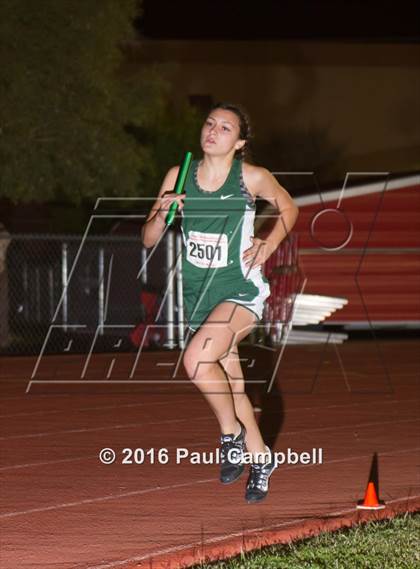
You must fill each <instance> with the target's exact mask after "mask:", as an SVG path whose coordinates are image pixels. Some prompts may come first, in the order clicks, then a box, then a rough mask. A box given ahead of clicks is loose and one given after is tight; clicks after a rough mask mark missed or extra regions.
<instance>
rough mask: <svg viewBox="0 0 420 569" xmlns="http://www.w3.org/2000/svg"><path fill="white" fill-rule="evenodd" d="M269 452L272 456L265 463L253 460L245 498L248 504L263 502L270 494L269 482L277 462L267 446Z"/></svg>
mask: <svg viewBox="0 0 420 569" xmlns="http://www.w3.org/2000/svg"><path fill="white" fill-rule="evenodd" d="M267 452H270V458H269V459H268V461H267V462H266V463H264V464H260V463H257V462H253V463H252V464H251V470H250V473H249V477H248V481H247V483H246V491H245V500H246V501H247V502H248V504H254V503H255V502H261V500H264V498H265V497H266V496H267V494H268V483H269V480H270V476H271V475H272V474H273V472H274V470H275V468H276V463H275V460H274V457H273V454H272V453H271V451H270V450H269V449H268V447H267Z"/></svg>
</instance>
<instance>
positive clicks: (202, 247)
mask: <svg viewBox="0 0 420 569" xmlns="http://www.w3.org/2000/svg"><path fill="white" fill-rule="evenodd" d="M187 260H188V261H189V262H190V263H192V264H193V265H195V266H196V267H202V268H208V267H211V268H216V267H226V265H227V260H228V239H227V235H226V233H202V232H201V231H190V232H189V234H188V240H187Z"/></svg>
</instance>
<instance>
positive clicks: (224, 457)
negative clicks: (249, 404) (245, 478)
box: [220, 423, 246, 484]
mask: <svg viewBox="0 0 420 569" xmlns="http://www.w3.org/2000/svg"><path fill="white" fill-rule="evenodd" d="M240 425H241V432H240V433H239V435H236V437H235V435H233V434H231V435H222V436H221V437H220V444H221V452H220V458H221V467H220V482H222V484H230V483H231V482H235V480H238V478H239V477H240V475H241V474H242V472H243V471H244V468H245V465H244V464H243V452H244V449H245V434H246V430H245V427H244V426H243V425H242V423H240Z"/></svg>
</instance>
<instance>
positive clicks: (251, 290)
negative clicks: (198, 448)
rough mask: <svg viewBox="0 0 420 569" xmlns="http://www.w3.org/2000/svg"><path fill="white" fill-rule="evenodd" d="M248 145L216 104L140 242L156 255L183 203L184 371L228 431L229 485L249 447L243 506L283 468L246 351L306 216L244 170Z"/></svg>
mask: <svg viewBox="0 0 420 569" xmlns="http://www.w3.org/2000/svg"><path fill="white" fill-rule="evenodd" d="M250 136H251V132H250V126H249V121H248V118H247V115H246V113H245V112H244V111H243V110H242V109H241V108H240V107H238V106H236V105H232V104H229V103H218V104H216V105H215V106H214V107H213V108H212V109H211V110H210V112H209V114H208V116H207V118H206V120H205V122H204V125H203V127H202V130H201V137H200V143H201V148H202V151H203V156H202V158H201V159H200V160H193V161H192V164H191V167H190V170H189V173H188V176H187V179H186V182H185V188H184V193H182V194H175V192H174V191H173V190H174V186H175V181H176V178H177V175H178V171H179V166H174V167H173V168H171V169H170V170H169V171H168V172H167V174H166V176H165V178H164V180H163V183H162V186H161V188H160V191H159V194H158V198H157V200H156V202H155V204H154V206H153V207H152V209H151V211H150V213H149V215H148V218H147V220H146V223H145V225H144V226H143V229H142V241H143V244H144V246H145V247H152V246H153V245H154V244H155V243H156V242H157V241H158V240H159V238H160V237H161V235H162V232H163V231H164V229H165V227H166V226H165V218H166V215H167V213H168V209H169V207H170V205H171V203H172V202H173V201H175V200H176V201H177V202H178V207H179V209H180V211H181V214H182V225H181V229H182V236H183V242H184V245H185V247H184V249H183V256H182V268H183V295H184V306H185V311H186V316H187V320H188V325H189V328H190V330H191V332H192V333H193V336H192V338H191V340H190V341H189V343H188V345H187V347H186V349H185V352H184V357H183V364H184V367H185V369H186V372H187V374H188V376H189V378H190V379H191V380H192V381H193V382H194V384H195V385H196V386H197V388H198V389H199V390H200V391H201V392H202V393H203V395H204V397H205V398H206V400H207V402H208V403H209V405H210V407H211V409H212V410H213V412H214V413H215V415H216V418H217V420H218V422H219V425H220V430H221V470H220V480H221V482H222V483H224V484H228V483H231V482H234V481H235V480H237V479H238V478H239V476H240V475H241V474H242V472H243V470H244V464H243V460H241V457H242V458H243V453H244V451H245V448H246V450H247V452H248V453H251V455H252V464H251V468H250V473H249V477H248V480H247V484H246V491H245V499H246V501H247V502H248V503H254V502H259V501H261V500H262V499H264V498H265V497H266V495H267V493H268V483H269V478H270V476H271V474H272V472H273V470H274V469H275V461H274V459H273V455H272V453H271V451H270V449H269V448H268V447H267V446H266V445H265V444H264V441H263V439H262V436H261V432H260V430H259V428H258V424H257V422H256V418H255V415H254V410H253V408H252V405H251V403H250V401H249V399H248V396H247V395H246V393H245V385H244V377H243V373H242V369H241V364H240V360H239V354H238V344H239V342H240V341H241V340H243V339H244V338H246V336H248V335H249V333H250V332H251V331H252V329H253V328H254V327H255V326H256V324H257V323H258V321H259V320H261V318H262V315H263V307H264V301H265V300H266V299H267V297H268V296H269V295H270V287H269V283H268V280H267V279H266V278H265V277H264V276H263V274H262V270H261V265H262V264H263V263H264V262H265V261H266V260H267V259H268V258H269V257H270V255H271V254H272V253H273V251H275V250H276V249H277V247H278V246H279V244H280V243H281V241H282V240H283V239H284V238H285V237H286V236H287V234H288V233H289V232H290V230H291V229H292V227H293V226H294V224H295V222H296V218H297V216H298V208H297V207H296V205H295V204H294V202H293V200H292V198H291V196H290V195H289V193H288V192H287V191H286V190H285V188H283V187H282V186H281V185H280V184H279V183H278V182H277V180H276V179H275V178H274V176H273V175H272V174H271V173H270V172H269V171H268V170H267V169H265V168H262V167H259V166H254V165H251V164H250V163H248V162H246V161H245V153H246V150H247V144H248V141H249V139H250ZM257 197H260V198H263V199H265V200H266V201H268V202H270V203H271V204H272V205H273V206H274V207H276V208H277V210H278V212H279V215H278V218H277V220H276V223H275V225H274V227H273V229H272V231H271V232H270V234H269V235H268V237H267V238H266V239H265V240H261V239H259V238H257V237H254V217H255V210H256V206H255V201H256V199H257ZM185 198H186V199H185ZM184 200H185V202H184Z"/></svg>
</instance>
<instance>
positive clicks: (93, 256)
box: [0, 231, 297, 355]
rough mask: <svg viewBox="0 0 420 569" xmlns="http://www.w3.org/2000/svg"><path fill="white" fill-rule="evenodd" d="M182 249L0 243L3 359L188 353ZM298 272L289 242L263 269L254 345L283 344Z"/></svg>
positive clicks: (36, 240) (80, 242)
mask: <svg viewBox="0 0 420 569" xmlns="http://www.w3.org/2000/svg"><path fill="white" fill-rule="evenodd" d="M181 248H182V240H181V236H180V235H176V234H175V233H174V232H173V231H168V232H167V233H166V234H165V235H164V237H163V238H162V240H161V241H160V242H159V244H158V245H157V246H156V247H155V248H153V249H152V250H151V249H145V248H144V247H143V246H142V244H141V241H140V238H139V237H136V236H134V237H131V236H128V237H125V236H109V235H106V236H97V237H95V236H89V237H86V239H83V237H82V236H74V235H39V234H14V235H11V236H7V235H6V234H4V233H3V234H0V251H1V252H2V257H3V261H2V263H1V268H2V270H1V271H0V301H1V304H0V350H1V352H2V353H3V354H19V355H35V354H39V353H40V351H41V350H43V353H50V354H52V353H63V352H65V351H70V345H71V352H72V353H87V352H89V351H90V350H91V351H95V352H100V351H108V350H111V349H112V348H113V347H114V349H115V345H116V342H119V344H118V349H119V351H137V350H138V348H139V346H140V345H142V346H143V347H146V348H151V349H153V348H159V349H162V348H174V347H183V345H184V344H183V342H184V324H185V322H184V313H183V306H182V274H181V262H180V261H181V255H180V253H181ZM280 265H283V267H284V268H283V269H282V270H279V266H280ZM296 267H297V238H296V236H295V235H293V234H292V235H290V236H289V238H288V239H286V240H285V241H284V242H283V243H282V244H281V246H280V247H279V249H278V251H277V252H275V253H274V254H273V255H272V256H271V257H270V259H269V261H268V262H267V263H266V266H265V267H264V272H265V274H266V276H267V277H268V278H269V280H270V285H271V287H272V295H271V297H269V299H268V301H267V303H266V307H265V311H264V327H263V331H262V332H261V328H259V329H258V332H254V333H253V334H254V336H253V339H254V340H255V339H256V338H255V334H258V336H259V341H261V342H265V341H270V338H271V340H273V339H277V341H278V340H279V337H280V336H281V331H282V328H283V327H284V325H285V324H287V322H288V321H290V316H291V312H290V311H291V308H292V306H291V304H290V302H291V294H292V293H293V292H294V291H295V290H296V288H297V283H296V282H295V281H296ZM180 293H181V294H180ZM148 325H149V327H150V325H151V328H150V329H149V330H148V334H147V338H145V334H144V332H145V330H146V328H147V326H148ZM153 325H155V326H154V329H153ZM264 328H265V332H264ZM261 334H262V336H261Z"/></svg>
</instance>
